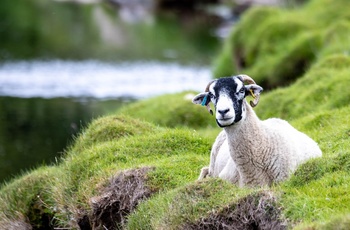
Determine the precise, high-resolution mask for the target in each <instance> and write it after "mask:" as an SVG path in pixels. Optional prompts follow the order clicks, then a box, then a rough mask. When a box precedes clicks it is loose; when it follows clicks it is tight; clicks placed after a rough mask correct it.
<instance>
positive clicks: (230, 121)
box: [216, 117, 234, 127]
mask: <svg viewBox="0 0 350 230" xmlns="http://www.w3.org/2000/svg"><path fill="white" fill-rule="evenodd" d="M216 123H217V124H218V125H219V126H220V127H226V126H230V125H233V124H234V118H233V117H231V118H221V119H216Z"/></svg>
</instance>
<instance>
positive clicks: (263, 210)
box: [183, 192, 287, 230]
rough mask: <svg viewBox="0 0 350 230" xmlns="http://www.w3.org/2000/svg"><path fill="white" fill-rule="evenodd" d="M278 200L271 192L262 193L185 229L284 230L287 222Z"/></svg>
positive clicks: (190, 224) (189, 224)
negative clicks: (282, 214) (278, 206)
mask: <svg viewBox="0 0 350 230" xmlns="http://www.w3.org/2000/svg"><path fill="white" fill-rule="evenodd" d="M280 216H281V211H280V209H279V208H277V206H276V198H275V197H274V196H273V195H272V193H270V192H261V193H258V194H254V195H249V196H247V197H244V198H242V199H241V200H239V201H238V202H237V203H233V204H231V205H229V206H227V207H225V208H223V209H221V210H219V211H214V212H212V213H210V214H209V216H208V217H206V218H202V219H200V220H199V221H197V222H196V223H188V224H186V225H185V226H183V229H225V230H226V229H227V230H234V229H237V230H255V229H257V230H258V229H261V230H264V229H266V230H270V229H273V230H283V229H287V224H286V221H284V220H282V219H281V218H280Z"/></svg>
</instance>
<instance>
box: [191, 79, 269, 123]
mask: <svg viewBox="0 0 350 230" xmlns="http://www.w3.org/2000/svg"><path fill="white" fill-rule="evenodd" d="M242 76H243V75H242ZM243 81H244V80H243V78H242V77H241V76H234V77H226V78H220V79H217V80H214V81H212V82H210V83H209V85H208V86H207V89H206V91H205V92H204V93H200V94H198V95H197V96H195V97H194V98H193V100H192V101H193V103H195V104H202V105H203V106H204V105H205V106H207V108H208V110H209V111H210V112H211V113H212V111H211V109H210V107H209V103H210V102H212V103H213V104H214V106H215V111H216V112H215V118H216V122H217V124H218V125H219V126H220V127H226V126H230V125H233V124H235V123H237V122H239V121H241V120H242V118H244V117H245V114H246V107H245V106H246V103H244V100H245V97H246V96H248V95H252V96H253V97H254V98H255V97H258V96H259V95H260V92H261V91H262V88H261V87H260V86H258V85H256V84H250V85H244V82H243ZM257 103H258V100H257V102H256V103H255V104H254V103H251V105H254V106H255V105H256V104H257Z"/></svg>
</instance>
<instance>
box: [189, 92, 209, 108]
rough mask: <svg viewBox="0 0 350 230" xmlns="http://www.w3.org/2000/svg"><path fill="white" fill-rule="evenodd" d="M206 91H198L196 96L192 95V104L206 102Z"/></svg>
mask: <svg viewBox="0 0 350 230" xmlns="http://www.w3.org/2000/svg"><path fill="white" fill-rule="evenodd" d="M208 99H209V98H208V93H207V92H206V93H200V94H197V95H196V96H194V98H193V99H192V102H193V104H201V105H202V104H204V105H206V104H207V100H208Z"/></svg>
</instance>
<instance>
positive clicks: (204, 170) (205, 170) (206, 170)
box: [198, 167, 209, 180]
mask: <svg viewBox="0 0 350 230" xmlns="http://www.w3.org/2000/svg"><path fill="white" fill-rule="evenodd" d="M208 175H209V167H203V168H202V170H201V174H200V175H199V177H198V180H203V179H204V178H206V177H207V176H208Z"/></svg>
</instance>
